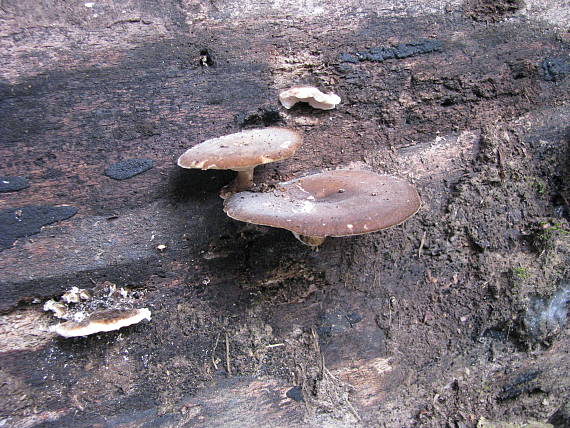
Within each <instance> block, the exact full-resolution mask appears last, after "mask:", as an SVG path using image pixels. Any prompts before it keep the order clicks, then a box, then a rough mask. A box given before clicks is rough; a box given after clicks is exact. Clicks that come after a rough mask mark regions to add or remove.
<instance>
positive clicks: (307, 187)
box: [224, 170, 421, 247]
mask: <svg viewBox="0 0 570 428" xmlns="http://www.w3.org/2000/svg"><path fill="white" fill-rule="evenodd" d="M420 203H421V201H420V197H419V195H418V192H417V191H416V189H415V188H414V187H413V186H412V185H411V184H409V183H408V182H406V181H404V180H401V179H398V178H395V177H391V176H389V175H380V174H376V173H374V172H371V171H365V170H336V171H328V172H323V173H320V174H314V175H309V176H306V177H302V178H297V179H294V180H292V181H288V182H286V183H281V184H279V185H278V186H277V189H276V190H274V191H272V192H268V193H253V192H240V193H236V194H235V195H233V196H231V197H230V198H228V199H226V201H225V203H224V211H225V212H226V213H227V214H228V216H230V217H231V218H233V219H236V220H240V221H244V222H248V223H253V224H258V225H264V226H272V227H278V228H282V229H287V230H289V231H291V232H293V234H294V235H295V236H296V237H297V239H299V240H300V241H301V242H303V243H305V244H307V245H310V246H314V247H316V246H318V245H320V244H322V243H323V242H324V240H325V237H327V236H350V235H361V234H364V233H369V232H376V231H378V230H382V229H386V228H388V227H391V226H395V225H398V224H400V223H402V222H404V221H405V220H406V219H408V218H409V217H411V216H412V215H414V214H415V213H416V212H417V211H418V209H419V208H420Z"/></svg>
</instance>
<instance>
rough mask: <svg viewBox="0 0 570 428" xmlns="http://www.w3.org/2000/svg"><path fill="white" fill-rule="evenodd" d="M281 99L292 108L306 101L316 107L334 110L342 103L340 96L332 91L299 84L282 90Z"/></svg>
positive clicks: (286, 106)
mask: <svg viewBox="0 0 570 428" xmlns="http://www.w3.org/2000/svg"><path fill="white" fill-rule="evenodd" d="M279 101H281V104H283V107H285V108H286V109H290V108H291V107H293V106H294V105H295V104H297V103H298V102H304V103H309V105H310V106H311V107H314V108H318V109H321V110H332V109H333V108H335V107H336V105H337V104H339V103H340V97H339V96H338V95H336V94H332V93H331V94H325V93H323V92H321V91H319V90H318V89H317V88H315V87H313V86H299V87H296V88H291V89H287V90H286V91H283V92H280V93H279Z"/></svg>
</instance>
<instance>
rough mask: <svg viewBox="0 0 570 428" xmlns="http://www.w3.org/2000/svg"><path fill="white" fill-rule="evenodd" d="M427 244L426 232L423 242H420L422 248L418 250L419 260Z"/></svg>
mask: <svg viewBox="0 0 570 428" xmlns="http://www.w3.org/2000/svg"><path fill="white" fill-rule="evenodd" d="M425 243H426V232H425V231H424V235H423V236H422V240H421V241H420V248H418V259H419V258H421V257H422V251H423V249H424V245H425Z"/></svg>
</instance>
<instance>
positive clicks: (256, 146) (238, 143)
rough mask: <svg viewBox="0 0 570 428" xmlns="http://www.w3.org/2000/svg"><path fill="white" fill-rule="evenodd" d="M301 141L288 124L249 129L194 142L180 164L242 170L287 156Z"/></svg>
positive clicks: (191, 166)
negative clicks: (201, 141)
mask: <svg viewBox="0 0 570 428" xmlns="http://www.w3.org/2000/svg"><path fill="white" fill-rule="evenodd" d="M302 141H303V139H302V137H301V135H300V134H299V133H298V132H296V131H294V130H292V129H288V128H279V127H275V126H272V127H269V128H261V129H249V130H246V131H242V132H237V133H235V134H230V135H225V136H223V137H218V138H213V139H210V140H206V141H204V142H203V143H200V144H197V145H195V146H194V147H192V148H190V149H188V150H186V152H184V154H183V155H182V156H180V158H178V165H179V166H181V167H182V168H198V169H232V170H234V171H239V170H244V169H249V168H254V167H255V166H257V165H261V164H264V163H269V162H275V161H278V160H281V159H286V158H288V157H290V156H291V155H292V154H293V153H295V151H296V150H297V149H298V148H299V146H300V145H301V143H302Z"/></svg>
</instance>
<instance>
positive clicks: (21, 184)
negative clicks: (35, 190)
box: [0, 176, 30, 193]
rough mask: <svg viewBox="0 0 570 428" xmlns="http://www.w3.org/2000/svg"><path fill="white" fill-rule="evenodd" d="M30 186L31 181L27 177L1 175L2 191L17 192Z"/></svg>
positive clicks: (0, 191)
mask: <svg viewBox="0 0 570 428" xmlns="http://www.w3.org/2000/svg"><path fill="white" fill-rule="evenodd" d="M28 187H30V183H29V182H28V180H27V179H26V177H19V176H13V177H0V193H7V192H17V191H18V190H22V189H27V188H28Z"/></svg>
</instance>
